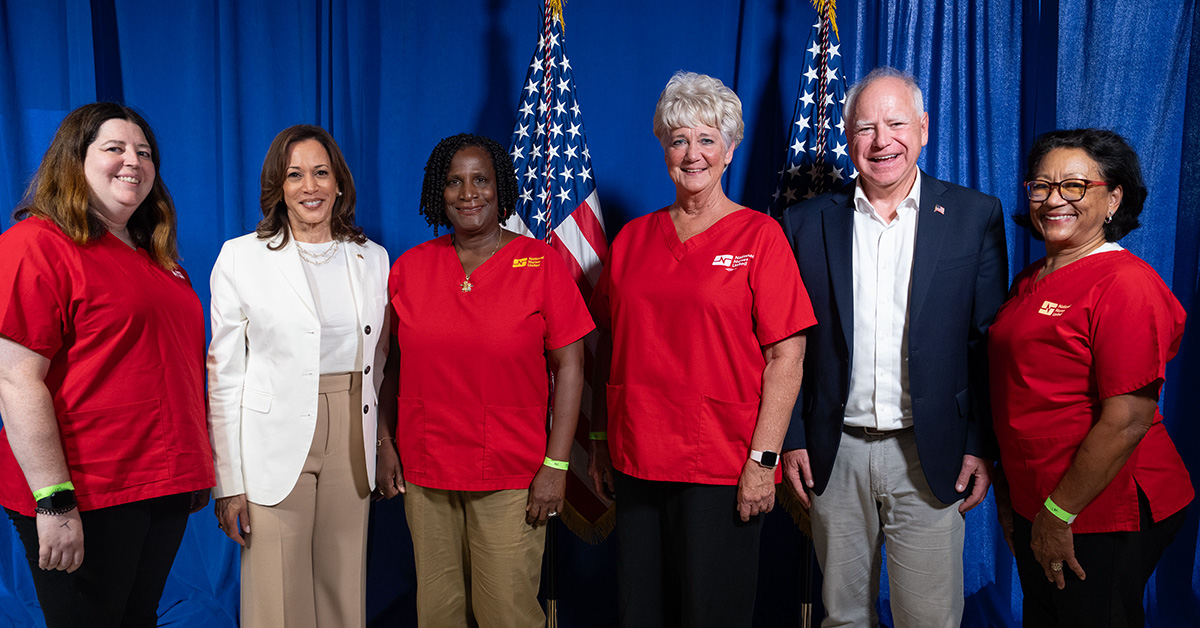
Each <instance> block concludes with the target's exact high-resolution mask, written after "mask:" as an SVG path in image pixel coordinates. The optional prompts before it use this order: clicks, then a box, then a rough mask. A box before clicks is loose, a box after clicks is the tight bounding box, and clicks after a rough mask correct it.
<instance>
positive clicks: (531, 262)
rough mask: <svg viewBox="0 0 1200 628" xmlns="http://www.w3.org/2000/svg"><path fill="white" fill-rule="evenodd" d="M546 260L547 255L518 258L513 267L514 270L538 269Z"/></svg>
mask: <svg viewBox="0 0 1200 628" xmlns="http://www.w3.org/2000/svg"><path fill="white" fill-rule="evenodd" d="M544 259H546V256H545V255H543V256H541V257H518V258H516V259H514V260H513V265H512V267H513V268H537V267H538V266H541V265H542V260H544Z"/></svg>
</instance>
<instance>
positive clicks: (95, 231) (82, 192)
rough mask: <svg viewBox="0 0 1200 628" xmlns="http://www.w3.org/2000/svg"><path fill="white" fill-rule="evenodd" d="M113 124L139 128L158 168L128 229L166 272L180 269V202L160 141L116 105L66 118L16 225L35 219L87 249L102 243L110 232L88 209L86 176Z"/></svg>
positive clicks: (141, 121)
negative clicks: (104, 130)
mask: <svg viewBox="0 0 1200 628" xmlns="http://www.w3.org/2000/svg"><path fill="white" fill-rule="evenodd" d="M109 120H127V121H129V122H132V123H134V124H136V125H137V126H138V128H140V129H141V130H142V134H143V135H145V136H146V143H147V144H149V145H150V161H151V162H152V163H153V164H154V185H153V186H151V188H150V193H149V194H148V195H147V196H146V200H144V201H142V204H141V205H140V206H139V207H138V208H137V210H136V211H134V212H133V215H132V216H130V217H129V222H128V223H127V224H126V228H128V229H129V236H130V237H131V238H132V239H133V242H134V244H137V245H138V247H140V248H143V249H146V251H147V252H148V253H149V254H150V257H151V258H153V259H154V261H155V262H156V263H157V264H158V265H159V266H162V267H163V268H166V269H167V270H175V269H176V268H177V267H178V266H179V263H178V262H179V245H178V243H177V241H176V219H175V202H174V201H172V200H171V193H170V192H168V191H167V186H166V184H165V183H163V180H162V171H161V168H160V164H159V155H158V140H157V139H155V137H154V131H153V130H151V129H150V125H149V124H148V123H147V122H146V120H145V119H144V118H142V116H141V115H139V114H138V112H137V111H134V110H133V109H131V108H129V107H126V106H125V105H121V104H117V103H112V102H97V103H92V104H89V105H83V106H82V107H80V108H78V109H76V110H74V111H72V112H71V113H69V114H67V117H66V118H64V119H63V121H62V124H60V125H59V126H58V132H57V133H55V134H54V139H53V140H52V141H51V142H50V147H49V148H47V149H46V154H45V155H44V156H43V157H42V163H41V165H40V166H38V169H37V172H35V173H34V175H33V180H32V181H31V182H30V183H29V189H28V190H26V191H25V196H24V198H22V199H21V202H20V203H19V204H18V205H17V210H16V211H15V212H13V218H14V219H15V220H22V219H24V218H25V217H26V216H36V217H38V218H43V219H45V220H49V221H51V222H53V223H54V224H55V225H57V226H58V228H59V229H62V232H63V233H64V234H66V235H67V237H69V238H71V239H72V240H74V241H75V243H76V244H78V245H80V246H83V245H84V244H87V243H88V242H94V241H96V240H98V239H100V237H101V236H103V235H104V234H105V233H107V232H108V228H107V227H105V226H104V223H103V222H101V221H100V219H99V218H97V217H96V215H95V214H93V213H92V212H91V211H90V210H89V209H88V203H89V202H90V200H91V195H92V190H91V187H90V186H89V185H88V182H87V177H86V176H85V175H84V162H85V161H87V149H88V147H90V146H91V145H92V142H95V141H96V136H97V135H98V134H99V133H100V127H101V126H103V125H104V123H105V122H108V121H109Z"/></svg>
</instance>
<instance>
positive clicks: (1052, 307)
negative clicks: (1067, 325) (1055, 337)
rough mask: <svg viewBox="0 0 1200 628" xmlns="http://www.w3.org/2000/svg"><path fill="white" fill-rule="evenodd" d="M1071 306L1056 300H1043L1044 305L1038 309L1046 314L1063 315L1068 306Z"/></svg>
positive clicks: (1040, 312) (1039, 312)
mask: <svg viewBox="0 0 1200 628" xmlns="http://www.w3.org/2000/svg"><path fill="white" fill-rule="evenodd" d="M1069 307H1071V306H1069V305H1062V304H1060V303H1055V302H1054V301H1042V307H1041V308H1039V309H1038V314H1045V315H1046V316H1062V315H1063V312H1066V311H1067V308H1069Z"/></svg>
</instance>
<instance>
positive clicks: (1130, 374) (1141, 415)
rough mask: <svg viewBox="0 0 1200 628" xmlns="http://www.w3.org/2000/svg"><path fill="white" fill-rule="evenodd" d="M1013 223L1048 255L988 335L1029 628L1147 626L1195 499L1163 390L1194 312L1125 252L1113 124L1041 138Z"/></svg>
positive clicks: (1130, 174)
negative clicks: (1148, 601)
mask: <svg viewBox="0 0 1200 628" xmlns="http://www.w3.org/2000/svg"><path fill="white" fill-rule="evenodd" d="M1026 179H1027V181H1026V182H1025V189H1026V193H1027V196H1028V198H1029V213H1028V214H1026V215H1023V216H1019V217H1018V219H1017V222H1018V224H1021V225H1022V226H1026V227H1031V228H1032V230H1033V235H1034V237H1036V238H1038V239H1039V240H1044V241H1045V243H1046V257H1045V258H1043V259H1041V260H1039V261H1037V262H1034V263H1033V264H1032V265H1030V266H1029V267H1028V268H1026V269H1025V270H1024V271H1023V272H1022V273H1021V274H1020V275H1018V276H1017V278H1016V279H1015V280H1014V281H1013V285H1012V289H1011V291H1010V292H1009V298H1008V301H1007V302H1006V303H1005V304H1004V305H1003V306H1002V307H1001V308H1000V311H999V312H998V313H997V314H996V320H995V322H994V323H993V324H992V327H991V330H990V332H989V345H988V346H989V360H990V366H991V368H990V377H991V392H992V407H993V416H994V424H995V425H994V426H995V431H996V438H997V439H998V441H999V444H1000V461H1001V465H1000V466H1001V470H1002V473H999V474H996V482H995V486H996V503H997V506H998V508H997V512H998V516H999V519H1000V524H1001V526H1002V527H1003V528H1004V532H1005V538H1006V539H1007V540H1008V542H1009V546H1010V548H1011V549H1012V550H1013V553H1014V555H1015V556H1016V559H1017V571H1018V573H1019V575H1020V578H1021V587H1022V589H1023V590H1024V594H1025V595H1024V599H1025V601H1024V625H1025V626H1064V625H1074V626H1142V625H1143V624H1144V613H1143V609H1142V594H1143V591H1144V589H1145V587H1146V582H1147V580H1148V579H1149V578H1150V574H1151V573H1152V572H1153V571H1154V567H1155V565H1156V564H1157V563H1158V559H1159V557H1161V556H1162V553H1163V551H1164V550H1165V549H1166V547H1167V546H1168V545H1170V543H1171V541H1172V539H1173V538H1174V537H1175V533H1176V532H1178V531H1179V529H1180V527H1181V526H1182V525H1183V522H1184V508H1185V507H1186V506H1187V504H1188V503H1189V502H1191V500H1192V497H1193V491H1192V485H1191V482H1190V480H1189V478H1188V472H1187V469H1186V468H1185V467H1184V465H1183V461H1182V460H1181V459H1180V457H1179V453H1178V452H1177V451H1176V450H1175V445H1174V444H1173V443H1172V442H1171V438H1170V437H1169V436H1168V435H1167V431H1166V429H1165V428H1164V427H1163V423H1162V414H1161V413H1160V412H1159V409H1158V396H1159V392H1160V390H1161V388H1162V384H1163V380H1164V377H1165V375H1166V366H1167V362H1168V361H1169V360H1170V359H1171V358H1172V357H1174V355H1175V353H1176V351H1177V350H1178V349H1179V341H1180V338H1181V336H1182V335H1183V323H1184V316H1185V315H1184V310H1183V308H1182V307H1181V306H1180V305H1179V302H1178V301H1177V300H1176V299H1175V297H1174V296H1173V295H1172V294H1171V292H1170V290H1169V289H1168V288H1167V286H1166V285H1165V284H1164V283H1163V281H1162V279H1160V278H1159V276H1158V274H1157V273H1156V272H1155V271H1154V269H1153V268H1151V267H1150V265H1149V264H1147V263H1146V262H1144V261H1142V260H1141V259H1139V258H1137V257H1136V256H1134V255H1133V254H1132V253H1130V252H1129V251H1127V250H1125V249H1124V248H1122V247H1121V245H1119V244H1117V241H1118V240H1120V239H1121V238H1122V237H1124V236H1125V234H1127V233H1129V232H1130V231H1132V230H1133V229H1136V228H1137V227H1138V214H1140V213H1141V211H1142V204H1143V202H1144V201H1145V199H1146V186H1145V184H1144V183H1143V182H1142V173H1141V166H1140V165H1139V162H1138V157H1137V153H1135V152H1134V150H1133V149H1132V148H1131V147H1130V146H1129V145H1128V144H1127V143H1126V142H1125V140H1124V139H1122V138H1121V136H1119V135H1117V134H1116V133H1113V132H1111V131H1103V130H1097V129H1080V130H1071V131H1053V132H1050V133H1047V134H1045V135H1042V136H1041V137H1039V138H1038V139H1037V141H1036V142H1035V143H1034V145H1033V148H1032V150H1031V151H1030V154H1029V159H1028V163H1027V170H1026Z"/></svg>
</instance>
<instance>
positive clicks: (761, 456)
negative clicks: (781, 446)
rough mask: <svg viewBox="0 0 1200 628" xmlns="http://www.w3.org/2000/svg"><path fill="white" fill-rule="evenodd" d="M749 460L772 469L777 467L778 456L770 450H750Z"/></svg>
mask: <svg viewBox="0 0 1200 628" xmlns="http://www.w3.org/2000/svg"><path fill="white" fill-rule="evenodd" d="M750 459H751V460H753V461H754V462H757V463H758V464H760V465H762V466H764V467H767V468H769V469H774V468H775V467H778V466H779V454H777V453H775V452H773V451H770V450H764V451H759V450H757V449H751V450H750Z"/></svg>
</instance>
